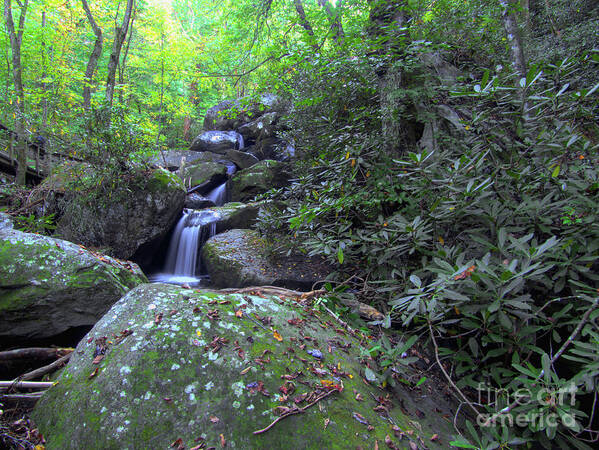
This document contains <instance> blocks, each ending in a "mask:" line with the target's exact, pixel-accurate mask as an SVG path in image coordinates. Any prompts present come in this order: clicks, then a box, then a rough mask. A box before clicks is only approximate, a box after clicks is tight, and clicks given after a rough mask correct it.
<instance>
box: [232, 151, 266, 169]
mask: <svg viewBox="0 0 599 450" xmlns="http://www.w3.org/2000/svg"><path fill="white" fill-rule="evenodd" d="M225 156H226V157H227V159H229V160H230V161H232V162H234V163H235V165H236V166H237V167H239V168H240V169H247V168H248V167H252V166H253V165H254V164H256V163H257V162H258V161H259V160H258V158H256V157H255V156H254V155H252V154H251V153H246V152H242V151H239V150H228V151H227V153H225Z"/></svg>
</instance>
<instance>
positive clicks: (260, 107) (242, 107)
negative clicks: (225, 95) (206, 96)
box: [204, 94, 285, 130]
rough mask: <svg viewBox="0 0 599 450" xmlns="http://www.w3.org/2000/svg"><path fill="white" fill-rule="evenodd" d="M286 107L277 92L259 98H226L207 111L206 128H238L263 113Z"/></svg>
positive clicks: (278, 110)
mask: <svg viewBox="0 0 599 450" xmlns="http://www.w3.org/2000/svg"><path fill="white" fill-rule="evenodd" d="M284 109H285V108H284V106H283V103H282V102H281V98H280V97H278V96H277V95H275V94H262V95H260V96H258V97H257V98H256V97H244V98H239V99H236V100H225V101H223V102H220V103H219V104H218V105H215V106H213V107H211V108H209V109H208V111H206V115H205V117H204V129H205V130H236V129H237V128H239V127H240V126H242V125H243V124H245V123H247V122H250V121H253V120H255V119H256V118H257V117H259V116H262V115H263V114H267V113H271V112H274V111H277V112H281V111H283V110H284Z"/></svg>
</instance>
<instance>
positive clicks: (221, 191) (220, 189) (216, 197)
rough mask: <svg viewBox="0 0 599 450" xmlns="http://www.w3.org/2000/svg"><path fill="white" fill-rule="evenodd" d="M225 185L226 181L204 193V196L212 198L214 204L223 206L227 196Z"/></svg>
mask: <svg viewBox="0 0 599 450" xmlns="http://www.w3.org/2000/svg"><path fill="white" fill-rule="evenodd" d="M227 185H228V183H227V182H225V183H223V184H221V185H220V186H217V187H215V188H214V189H212V190H211V191H210V192H209V193H208V194H207V195H206V198H207V199H208V200H212V201H213V202H214V204H215V205H216V206H223V205H224V204H225V203H226V202H227V196H228V195H229V192H228V191H229V189H228V186H227Z"/></svg>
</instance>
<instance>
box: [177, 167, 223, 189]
mask: <svg viewBox="0 0 599 450" xmlns="http://www.w3.org/2000/svg"><path fill="white" fill-rule="evenodd" d="M177 175H178V176H179V177H181V179H182V180H183V181H184V182H185V185H186V186H189V187H194V186H199V185H200V184H204V183H206V189H210V188H211V187H215V186H218V185H219V184H221V183H224V182H225V181H226V180H227V166H225V165H224V164H219V163H217V162H200V163H196V164H193V165H190V166H184V167H182V168H180V169H179V170H178V171H177Z"/></svg>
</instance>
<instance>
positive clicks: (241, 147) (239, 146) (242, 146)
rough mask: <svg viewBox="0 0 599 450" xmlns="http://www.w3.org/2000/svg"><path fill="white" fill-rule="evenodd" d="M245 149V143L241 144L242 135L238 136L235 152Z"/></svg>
mask: <svg viewBox="0 0 599 450" xmlns="http://www.w3.org/2000/svg"><path fill="white" fill-rule="evenodd" d="M244 148H245V143H244V142H243V135H241V134H239V135H238V136H237V150H243V149H244Z"/></svg>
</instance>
